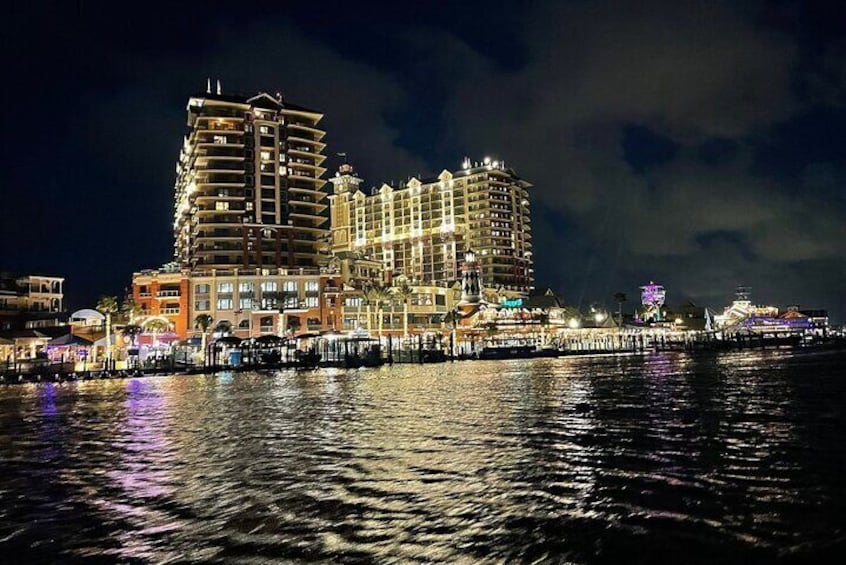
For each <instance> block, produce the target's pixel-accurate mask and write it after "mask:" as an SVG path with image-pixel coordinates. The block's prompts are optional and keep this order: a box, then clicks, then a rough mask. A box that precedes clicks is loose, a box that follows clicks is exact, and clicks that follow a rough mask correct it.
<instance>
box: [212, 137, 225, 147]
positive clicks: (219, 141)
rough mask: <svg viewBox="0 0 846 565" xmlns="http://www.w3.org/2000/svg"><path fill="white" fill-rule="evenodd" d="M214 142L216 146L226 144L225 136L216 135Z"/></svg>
mask: <svg viewBox="0 0 846 565" xmlns="http://www.w3.org/2000/svg"><path fill="white" fill-rule="evenodd" d="M214 142H215V143H216V144H218V145H223V144H225V143H226V136H225V135H216V136H214Z"/></svg>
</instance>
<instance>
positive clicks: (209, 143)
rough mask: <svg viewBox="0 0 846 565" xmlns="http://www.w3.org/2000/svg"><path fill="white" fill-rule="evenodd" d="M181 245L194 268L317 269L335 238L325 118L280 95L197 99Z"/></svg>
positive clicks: (186, 161)
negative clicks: (331, 238) (326, 243)
mask: <svg viewBox="0 0 846 565" xmlns="http://www.w3.org/2000/svg"><path fill="white" fill-rule="evenodd" d="M187 110H188V128H189V129H188V134H187V135H186V137H185V139H184V142H183V146H182V150H181V152H180V154H179V162H178V163H177V165H176V174H177V177H176V186H175V191H176V194H175V202H174V222H173V230H174V240H175V242H174V246H175V256H176V261H177V263H178V264H179V265H180V266H182V268H187V269H191V270H208V269H211V268H216V269H221V268H222V269H233V268H253V269H255V268H279V267H314V266H317V265H318V257H319V255H320V248H321V243H322V242H323V241H325V238H326V237H327V236H328V233H329V231H328V225H327V223H328V219H329V217H328V202H327V200H326V198H327V194H326V191H325V188H324V185H325V184H326V181H325V180H323V179H322V178H321V177H322V176H323V173H324V172H325V169H324V168H323V167H322V166H321V164H322V162H323V160H324V159H325V158H326V157H325V156H324V155H323V150H324V148H325V147H326V144H325V143H323V142H322V139H323V136H324V135H325V132H324V131H323V130H322V129H320V128H319V127H318V123H319V122H320V120H321V118H322V117H323V115H322V114H321V113H319V112H315V111H314V110H309V109H306V108H303V107H300V106H296V105H294V104H291V103H289V102H288V101H287V100H284V99H283V98H282V96H281V95H279V94H277V95H269V94H266V93H260V94H257V95H255V96H251V97H245V96H231V95H224V94H221V92H220V85H219V83H218V85H217V89H216V93H215V94H213V93H212V92H211V85H209V88H208V89H207V91H206V92H205V93H203V94H199V95H196V96H192V97H191V98H189V100H188V108H187Z"/></svg>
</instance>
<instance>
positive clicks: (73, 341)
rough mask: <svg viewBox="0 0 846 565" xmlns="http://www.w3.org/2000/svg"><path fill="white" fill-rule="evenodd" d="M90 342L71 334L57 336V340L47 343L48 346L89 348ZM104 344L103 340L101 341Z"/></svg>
mask: <svg viewBox="0 0 846 565" xmlns="http://www.w3.org/2000/svg"><path fill="white" fill-rule="evenodd" d="M91 343H92V342H91V341H90V340H88V339H85V338H84V337H79V336H78V335H73V334H65V335H63V336H59V337H57V338H54V339H51V340H50V341H48V342H47V345H48V346H60V345H64V346H72V345H82V346H85V347H89V346H90V345H91ZM103 343H104V344H105V340H103Z"/></svg>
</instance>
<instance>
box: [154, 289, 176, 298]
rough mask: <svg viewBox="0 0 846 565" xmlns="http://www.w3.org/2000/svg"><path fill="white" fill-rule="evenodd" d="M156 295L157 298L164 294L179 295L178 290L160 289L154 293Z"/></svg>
mask: <svg viewBox="0 0 846 565" xmlns="http://www.w3.org/2000/svg"><path fill="white" fill-rule="evenodd" d="M156 296H158V297H159V298H162V297H165V296H179V291H178V290H160V291H159V292H158V293H156Z"/></svg>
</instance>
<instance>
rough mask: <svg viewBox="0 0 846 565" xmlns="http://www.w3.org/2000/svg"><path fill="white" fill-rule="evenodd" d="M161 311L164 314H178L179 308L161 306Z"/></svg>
mask: <svg viewBox="0 0 846 565" xmlns="http://www.w3.org/2000/svg"><path fill="white" fill-rule="evenodd" d="M161 313H162V314H164V315H165V316H175V315H177V314H179V308H162V310H161Z"/></svg>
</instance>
